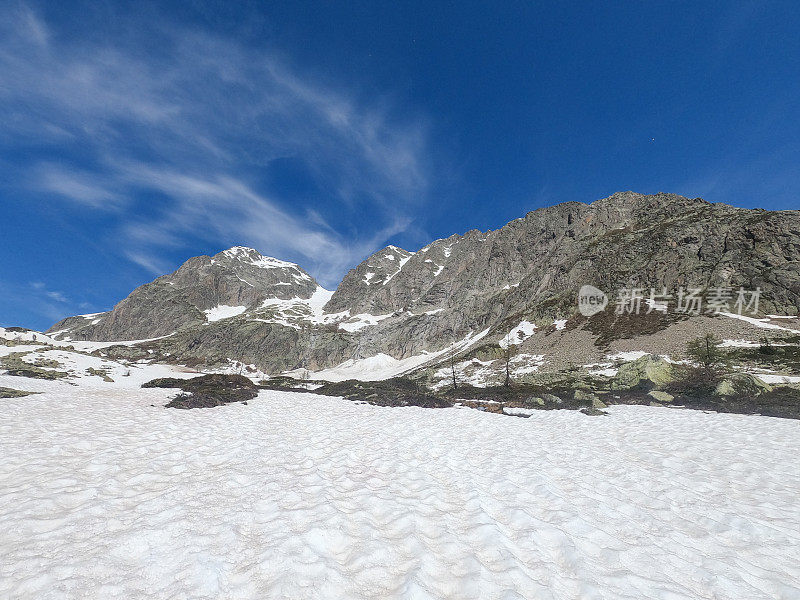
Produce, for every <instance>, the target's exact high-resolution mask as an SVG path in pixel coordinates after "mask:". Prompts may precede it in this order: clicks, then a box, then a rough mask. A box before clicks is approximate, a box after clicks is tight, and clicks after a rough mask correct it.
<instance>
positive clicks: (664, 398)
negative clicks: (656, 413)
mask: <svg viewBox="0 0 800 600" xmlns="http://www.w3.org/2000/svg"><path fill="white" fill-rule="evenodd" d="M647 395H648V396H650V397H651V398H652V399H653V400H655V401H657V402H661V403H663V404H669V403H670V402H672V401H673V400H675V396H673V395H672V394H668V393H667V392H662V391H661V390H650V391H649V392H648V393H647Z"/></svg>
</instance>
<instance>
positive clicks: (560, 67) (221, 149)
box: [0, 0, 800, 329]
mask: <svg viewBox="0 0 800 600" xmlns="http://www.w3.org/2000/svg"><path fill="white" fill-rule="evenodd" d="M0 17H1V18H0V207H2V213H0V217H2V221H1V222H2V236H1V237H0V324H2V325H24V326H28V327H32V328H37V329H43V328H46V327H48V326H49V325H50V324H52V323H53V322H54V321H55V320H57V319H58V318H61V317H64V316H67V315H70V314H77V313H87V312H95V311H101V310H107V309H109V308H111V307H112V306H113V305H114V303H116V302H117V301H119V300H120V299H122V298H123V297H124V296H125V295H127V294H128V293H129V292H130V291H131V290H132V289H133V288H134V287H135V286H137V285H139V284H142V283H145V282H147V281H150V280H152V279H153V278H154V277H155V276H157V275H159V274H162V273H164V272H168V271H171V270H174V269H175V268H176V267H177V266H179V265H180V264H181V263H182V262H183V261H184V260H185V259H187V258H189V257H190V256H195V255H198V254H213V253H216V252H218V251H219V250H222V249H224V248H227V247H229V246H232V245H238V244H242V245H248V246H253V247H255V248H257V249H258V250H260V251H261V252H263V253H264V254H268V255H272V256H276V257H279V258H281V259H285V260H291V261H294V262H297V263H299V264H301V265H302V266H303V267H304V268H306V269H307V270H308V271H309V272H310V273H311V274H313V275H314V276H316V277H317V278H318V279H319V280H320V282H321V283H323V284H324V285H326V286H327V287H329V288H333V287H335V286H336V284H337V283H338V281H339V280H340V279H341V277H342V276H343V275H344V273H345V272H346V271H347V269H349V268H351V267H353V266H355V265H356V264H357V263H358V262H360V261H361V260H362V259H363V258H364V257H366V256H367V255H368V254H369V253H371V252H372V251H375V250H377V249H379V248H381V247H383V246H385V245H387V244H389V243H393V244H396V245H398V246H402V247H405V248H407V249H410V250H416V249H418V248H419V247H421V246H423V245H425V244H426V243H428V242H430V241H432V240H433V239H436V238H439V237H446V236H448V235H451V234H452V233H463V232H464V231H467V230H469V229H475V228H477V229H484V230H485V229H495V228H498V227H501V226H502V225H504V224H505V223H506V222H507V221H509V220H511V219H514V218H516V217H520V216H522V215H524V214H525V213H526V212H527V211H529V210H533V209H535V208H538V207H541V206H546V205H550V204H555V203H557V202H562V201H568V200H578V201H584V202H589V201H592V200H594V199H597V198H602V197H605V196H608V195H610V194H612V193H613V192H615V191H620V190H628V189H632V190H634V191H640V192H647V193H650V192H657V191H668V192H676V193H680V194H684V195H687V196H691V197H696V196H701V197H703V198H706V199H707V200H710V201H715V202H726V203H729V204H734V205H738V206H746V207H756V206H758V207H764V208H770V209H787V208H793V209H794V208H799V207H800V206H798V205H799V204H800V203H798V201H797V193H798V192H797V191H798V190H799V189H800V168H798V165H800V118H798V114H800V110H799V109H798V107H800V35H798V31H800V5H799V4H798V3H796V2H702V3H695V2H691V3H690V2H630V3H625V2H614V3H604V2H552V3H543V2H540V3H531V2H504V3H490V2H485V3H470V2H464V3H453V2H419V3H417V2H403V3H395V2H375V1H369V2H347V3H338V2H335V3H334V2H318V3H314V2H301V1H293V2H282V3H277V2H275V3H273V2H235V3H234V2H225V3H223V2H219V3H208V2H201V1H199V0H196V1H194V2H180V3H175V5H174V6H173V5H170V3H168V2H160V3H147V2H136V3H128V2H119V3H117V2H114V1H106V2H102V3H100V2H87V3H80V2H68V1H60V2H35V1H34V2H16V1H14V0H11V1H9V2H4V3H2V4H1V5H0Z"/></svg>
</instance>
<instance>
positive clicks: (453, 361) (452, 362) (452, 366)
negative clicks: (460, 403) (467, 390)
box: [450, 350, 458, 390]
mask: <svg viewBox="0 0 800 600" xmlns="http://www.w3.org/2000/svg"><path fill="white" fill-rule="evenodd" d="M450 374H451V375H452V376H453V389H454V390H455V389H458V381H457V380H456V351H455V350H453V351H452V352H451V353H450Z"/></svg>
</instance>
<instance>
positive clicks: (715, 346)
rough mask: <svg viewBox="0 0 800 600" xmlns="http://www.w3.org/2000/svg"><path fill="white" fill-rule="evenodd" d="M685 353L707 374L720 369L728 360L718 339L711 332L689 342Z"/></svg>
mask: <svg viewBox="0 0 800 600" xmlns="http://www.w3.org/2000/svg"><path fill="white" fill-rule="evenodd" d="M686 355H687V356H688V357H689V358H690V359H691V360H693V361H694V362H695V363H697V364H698V365H700V367H701V368H702V369H704V370H705V371H706V372H707V373H709V374H716V373H717V372H719V371H722V370H723V369H724V368H725V366H726V365H727V362H728V360H727V355H726V354H725V352H724V351H723V350H722V348H721V342H720V340H718V339H717V338H716V337H714V335H713V334H711V333H708V334H706V335H704V336H703V337H699V338H697V339H694V340H692V341H691V342H689V343H688V344H687V345H686Z"/></svg>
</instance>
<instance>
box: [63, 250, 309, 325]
mask: <svg viewBox="0 0 800 600" xmlns="http://www.w3.org/2000/svg"><path fill="white" fill-rule="evenodd" d="M318 289H319V285H318V284H317V282H316V281H314V279H313V278H312V277H311V276H310V275H309V274H308V273H306V272H305V271H304V270H303V269H301V268H300V267H299V266H297V265H295V264H293V263H288V262H284V261H281V260H277V259H275V258H269V257H265V256H262V255H261V254H260V253H259V252H257V251H256V250H253V249H252V248H243V247H240V246H237V247H234V248H230V249H228V250H225V251H224V252H220V253H219V254H216V255H214V256H212V257H209V256H196V257H194V258H191V259H189V260H187V261H186V262H185V263H184V264H183V265H182V266H181V267H180V268H179V269H178V270H177V271H175V272H174V273H170V274H169V275H164V276H162V277H159V278H158V279H156V280H155V281H153V282H152V283H148V284H145V285H143V286H141V287H138V288H136V289H135V290H134V291H133V292H132V293H131V295H130V296H128V297H127V298H125V299H124V300H123V301H122V302H120V303H119V304H117V305H116V306H115V307H114V308H113V309H112V310H111V311H109V312H107V313H100V314H95V315H86V316H79V317H70V318H67V319H64V320H63V321H60V322H58V323H56V324H55V325H54V326H53V327H52V328H51V329H50V331H51V332H54V333H55V332H58V331H63V330H67V331H68V332H69V336H70V339H76V340H141V339H147V338H154V337H159V336H165V335H170V334H172V333H174V332H176V331H178V330H180V329H182V328H185V327H187V326H191V325H203V324H206V323H208V322H213V321H216V320H219V319H220V318H221V317H225V316H233V315H234V314H236V313H237V311H238V312H239V313H241V312H244V311H245V310H249V309H253V308H256V307H258V306H260V305H261V304H262V303H263V302H264V301H265V300H268V299H284V300H289V299H292V298H301V299H309V298H311V296H312V295H313V294H314V293H315V292H316V291H317V290H318ZM240 309H241V310H240Z"/></svg>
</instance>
